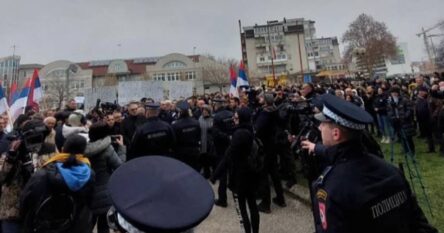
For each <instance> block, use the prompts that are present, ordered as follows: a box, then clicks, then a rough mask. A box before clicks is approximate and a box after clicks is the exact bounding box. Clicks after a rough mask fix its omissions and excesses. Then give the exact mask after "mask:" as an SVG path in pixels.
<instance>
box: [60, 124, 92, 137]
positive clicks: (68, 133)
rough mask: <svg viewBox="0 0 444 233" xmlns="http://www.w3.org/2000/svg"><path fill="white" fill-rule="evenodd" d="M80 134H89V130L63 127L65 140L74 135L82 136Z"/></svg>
mask: <svg viewBox="0 0 444 233" xmlns="http://www.w3.org/2000/svg"><path fill="white" fill-rule="evenodd" d="M80 133H83V134H87V133H88V129H87V128H85V127H74V126H69V125H66V124H64V125H63V128H62V135H63V137H64V138H67V137H69V136H71V135H73V134H80ZM82 136H83V135H82Z"/></svg>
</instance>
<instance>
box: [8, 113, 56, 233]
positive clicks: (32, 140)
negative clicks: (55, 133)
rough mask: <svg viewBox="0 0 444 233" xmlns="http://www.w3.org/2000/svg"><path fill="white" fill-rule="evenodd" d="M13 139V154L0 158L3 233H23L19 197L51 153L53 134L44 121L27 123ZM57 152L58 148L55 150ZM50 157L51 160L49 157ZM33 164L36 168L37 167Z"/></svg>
mask: <svg viewBox="0 0 444 233" xmlns="http://www.w3.org/2000/svg"><path fill="white" fill-rule="evenodd" d="M15 132H16V134H17V135H13V136H11V138H10V139H11V140H13V141H12V142H11V145H10V148H9V151H8V152H7V153H6V156H5V157H2V158H0V184H1V186H2V189H1V196H0V220H1V221H2V231H3V232H8V233H9V232H20V224H19V213H20V210H19V208H18V206H19V197H20V193H21V192H22V189H23V187H24V186H25V184H26V182H27V181H28V180H29V178H30V177H31V175H32V173H33V171H34V169H35V168H37V167H38V166H39V164H40V162H42V161H40V160H41V159H42V158H44V157H46V156H45V153H50V149H49V148H47V147H46V146H44V140H45V137H46V136H47V135H48V134H49V130H48V129H47V127H46V126H45V125H44V124H43V122H41V121H36V120H32V121H26V122H24V123H23V127H22V128H17V129H16V131H15ZM52 149H53V151H52V152H54V151H55V148H54V147H53V148H52ZM47 157H49V156H47ZM33 160H34V161H33ZM33 162H34V163H35V165H33Z"/></svg>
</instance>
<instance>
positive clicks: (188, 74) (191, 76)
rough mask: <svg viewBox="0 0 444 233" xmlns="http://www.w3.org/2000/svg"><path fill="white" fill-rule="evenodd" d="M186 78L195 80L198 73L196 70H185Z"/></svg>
mask: <svg viewBox="0 0 444 233" xmlns="http://www.w3.org/2000/svg"><path fill="white" fill-rule="evenodd" d="M185 79H187V80H195V79H196V73H195V72H194V71H188V72H185Z"/></svg>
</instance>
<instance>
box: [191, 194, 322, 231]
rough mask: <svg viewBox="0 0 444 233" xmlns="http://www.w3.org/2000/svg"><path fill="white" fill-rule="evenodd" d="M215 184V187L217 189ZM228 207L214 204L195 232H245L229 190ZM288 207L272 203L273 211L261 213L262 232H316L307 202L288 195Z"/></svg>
mask: <svg viewBox="0 0 444 233" xmlns="http://www.w3.org/2000/svg"><path fill="white" fill-rule="evenodd" d="M215 188H216V187H215V186H213V189H214V190H215ZM228 196H229V198H228V208H221V207H218V206H214V208H213V210H212V212H211V214H210V216H209V217H208V218H207V219H206V220H205V221H204V222H202V223H201V224H200V225H199V226H198V227H197V229H196V230H195V233H243V232H244V231H243V229H241V226H240V223H239V220H238V219H239V217H238V215H237V214H236V210H235V208H234V203H233V197H232V194H231V192H228ZM286 199H287V200H286V201H287V207H285V208H280V207H278V206H276V205H272V207H271V208H272V213H271V214H264V213H260V228H259V230H260V232H264V233H287V232H288V233H312V232H314V227H313V217H312V214H311V210H310V209H309V207H308V206H307V205H305V204H302V203H301V202H299V201H298V200H296V199H294V198H292V197H290V196H288V195H286Z"/></svg>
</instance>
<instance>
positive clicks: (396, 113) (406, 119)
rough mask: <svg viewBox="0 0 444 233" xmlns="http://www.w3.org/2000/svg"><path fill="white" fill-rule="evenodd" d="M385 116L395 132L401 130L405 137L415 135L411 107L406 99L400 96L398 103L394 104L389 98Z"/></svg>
mask: <svg viewBox="0 0 444 233" xmlns="http://www.w3.org/2000/svg"><path fill="white" fill-rule="evenodd" d="M387 116H388V117H389V119H390V121H391V123H392V126H393V127H394V129H395V131H397V130H401V129H402V130H403V132H404V133H405V135H406V136H414V135H415V134H416V127H415V124H414V122H413V107H412V104H411V103H410V101H409V100H408V99H407V98H404V97H401V96H400V97H399V100H398V102H395V101H394V99H393V98H392V97H389V99H388V102H387Z"/></svg>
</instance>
